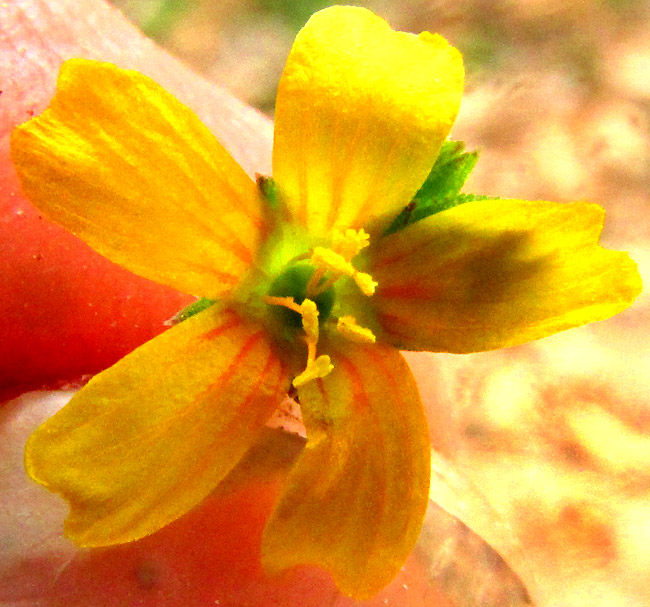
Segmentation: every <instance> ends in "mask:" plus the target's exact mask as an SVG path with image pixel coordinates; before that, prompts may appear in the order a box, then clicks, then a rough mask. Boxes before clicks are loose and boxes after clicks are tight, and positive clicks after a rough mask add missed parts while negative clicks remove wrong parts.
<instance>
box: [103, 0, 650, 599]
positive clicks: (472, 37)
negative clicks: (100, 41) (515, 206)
mask: <svg viewBox="0 0 650 607" xmlns="http://www.w3.org/2000/svg"><path fill="white" fill-rule="evenodd" d="M116 3H117V4H118V5H120V6H122V7H123V8H124V9H125V10H126V11H127V12H130V14H131V15H132V17H133V18H134V19H136V20H139V22H140V23H141V25H143V27H144V29H145V30H147V28H149V31H150V33H152V34H153V35H154V36H155V37H156V38H157V39H158V40H159V41H160V42H161V43H162V44H164V45H165V46H167V47H169V48H170V49H171V50H172V51H173V52H174V53H176V54H177V55H179V56H180V57H182V58H184V59H185V60H186V61H187V62H189V63H191V64H192V65H194V66H195V67H196V69H197V70H199V71H201V72H203V73H205V74H206V75H207V76H208V77H210V78H213V79H214V80H216V81H217V82H219V83H220V84H222V85H224V86H225V87H227V88H228V89H230V90H231V91H233V92H234V93H235V94H236V95H237V96H239V97H240V98H242V99H244V100H245V101H247V102H249V103H251V104H253V105H256V106H258V107H260V108H262V109H263V110H264V111H267V112H269V113H270V112H272V102H273V96H274V90H275V86H276V83H277V79H278V77H279V74H280V72H281V69H282V66H283V63H284V60H285V58H286V54H287V52H288V49H289V47H290V44H291V41H292V37H293V35H294V34H295V31H296V28H297V27H298V25H297V23H296V15H292V13H291V12H290V11H289V12H288V11H287V10H281V9H282V7H284V9H287V7H289V8H291V5H292V3H291V2H289V1H287V0H285V1H284V2H282V1H280V0H278V1H276V2H272V1H269V0H266V1H263V0H259V1H258V2H255V1H253V0H240V1H234V0H220V1H217V0H210V1H209V0H200V1H197V2H186V3H180V4H183V5H184V8H183V9H182V10H180V11H179V12H178V13H177V14H175V15H174V16H173V18H169V15H168V16H167V17H168V18H167V21H165V22H164V24H165V27H161V26H160V23H162V22H163V21H164V20H162V21H161V19H160V16H159V15H158V17H156V15H157V13H156V10H155V9H156V3H155V2H135V0H120V2H116ZM167 4H168V5H172V4H173V3H170V2H168V3H167ZM177 4H178V3H177ZM293 4H295V5H296V6H297V5H298V4H302V5H303V7H302V9H301V10H303V11H304V10H305V7H304V5H305V4H309V5H313V6H314V7H318V6H319V5H318V3H316V2H313V1H312V2H307V3H293ZM321 4H322V3H321ZM364 5H366V6H368V7H369V8H372V9H374V10H375V11H376V12H378V13H379V14H380V15H382V16H384V17H386V18H388V20H389V21H390V22H391V23H392V25H393V26H394V27H396V28H398V29H405V30H411V31H416V32H418V31H421V30H425V29H428V30H432V31H438V32H440V33H442V34H443V35H445V36H446V37H447V38H448V39H449V40H450V41H451V42H452V43H453V44H454V45H455V46H457V47H459V48H460V49H461V50H462V51H463V52H464V54H465V56H466V59H467V88H466V96H465V100H464V103H463V107H462V109H461V115H460V117H459V119H458V123H457V125H456V127H455V129H454V131H453V132H452V137H453V138H456V139H462V140H464V141H465V142H466V143H467V144H468V147H469V148H471V149H473V148H480V149H481V150H482V154H481V159H480V161H479V164H478V166H477V169H476V170H475V172H474V174H473V175H472V177H471V178H470V181H469V183H468V184H467V187H466V190H467V191H472V192H475V193H485V194H492V195H499V196H502V197H519V198H526V199H535V198H540V199H549V200H558V201H570V200H576V199H581V200H590V201H593V202H597V203H599V204H601V205H603V206H604V207H606V209H607V210H608V217H607V223H606V228H605V233H604V242H605V243H606V244H607V245H609V246H611V247H613V248H623V249H626V250H628V251H630V252H631V253H632V255H633V257H635V259H637V261H638V262H639V263H640V265H641V269H642V272H643V273H644V274H645V280H646V284H650V275H648V274H649V272H648V268H649V267H650V244H649V243H650V221H648V218H649V217H650V197H649V192H650V133H649V129H650V126H649V125H650V115H649V111H648V110H649V108H650V36H649V35H648V32H650V3H647V2H644V1H634V0H627V1H625V0H619V1H615V0H610V1H609V2H605V1H601V2H597V1H595V0H585V1H581V2H573V1H566V0H562V1H560V0H517V1H515V0H512V1H505V2H500V3H495V2H489V1H487V0H440V1H439V2H417V1H416V0H401V1H394V2H380V1H376V2H366V3H364ZM156 19H158V21H157V22H156ZM152 23H153V24H154V26H155V27H152ZM156 24H157V25H156ZM156 27H157V28H158V29H156ZM649 328H650V313H649V312H648V298H647V297H642V298H641V299H640V301H638V302H637V303H636V304H635V306H634V307H633V308H632V309H631V310H630V311H628V312H626V313H624V314H623V315H621V316H620V317H618V318H617V319H616V320H613V321H608V322H605V323H600V324H598V325H595V326H594V327H593V328H591V329H587V330H577V331H573V332H569V333H566V334H563V335H558V336H556V337H553V338H550V339H548V340H544V341H543V342H541V343H540V344H539V345H538V346H535V347H523V348H517V349H512V350H510V351H507V352H504V353H488V354H485V355H474V356H472V357H452V356H440V355H438V357H437V360H436V366H437V367H438V368H439V370H438V372H437V375H436V377H434V378H432V379H431V382H432V385H431V386H430V389H431V392H433V393H435V394H436V395H437V396H438V397H439V403H438V404H437V405H436V407H440V408H445V409H444V411H443V412H442V413H441V411H438V412H437V413H436V419H438V418H446V419H447V421H448V423H447V425H446V426H445V427H444V429H440V428H438V429H437V430H434V434H437V440H438V442H439V448H440V449H441V450H442V451H443V452H444V453H445V454H446V455H447V456H449V457H450V458H452V459H453V460H454V461H455V462H456V463H458V464H459V465H460V466H461V467H462V469H463V470H464V471H465V472H466V474H467V475H468V477H470V478H471V479H472V480H473V481H474V482H475V483H476V484H477V485H478V487H479V488H480V489H481V490H482V491H484V493H485V494H486V495H487V497H488V499H489V500H490V502H491V503H492V504H493V506H494V507H495V509H496V510H497V512H499V513H500V514H501V515H502V516H503V517H504V519H506V520H507V521H508V523H509V524H510V525H511V527H512V529H513V533H514V534H515V537H516V539H517V541H518V542H520V544H521V548H522V553H523V554H524V555H525V557H524V560H525V561H526V562H521V563H511V564H512V565H513V566H514V568H515V569H516V570H517V572H518V573H520V575H522V577H523V578H524V579H525V581H526V582H527V583H529V585H530V586H531V587H532V590H533V594H534V595H535V596H536V598H537V599H538V600H539V601H540V602H541V603H542V604H544V605H548V606H549V607H551V606H552V607H563V606H576V607H577V606H579V605H585V606H586V605H595V606H597V607H607V606H612V607H614V606H616V607H637V606H638V607H641V606H643V605H650V580H648V572H649V571H650V397H649V396H648V394H650V346H649V341H650V340H649V339H648V329H649ZM450 378H454V380H453V381H452V380H451V379H450ZM446 380H449V381H448V382H447V383H446ZM489 533H490V532H489V530H486V535H489ZM488 539H491V538H489V537H488ZM495 543H497V544H498V540H496V542H495Z"/></svg>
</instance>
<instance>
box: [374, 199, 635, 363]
mask: <svg viewBox="0 0 650 607" xmlns="http://www.w3.org/2000/svg"><path fill="white" fill-rule="evenodd" d="M603 220H604V211H603V209H602V208H601V207H599V206H597V205H594V204H587V203H571V204H560V203H554V202H528V201H522V200H496V201H480V202H470V203H467V204H463V205H461V206H458V207H455V208H453V209H450V210H448V211H444V212H442V213H438V214H436V215H433V216H431V217H429V218H427V219H423V220H422V221H418V222H416V223H414V224H412V225H411V226H409V227H407V228H405V229H404V230H402V231H400V232H397V233H395V234H392V235H390V236H388V237H386V238H384V239H382V240H381V241H380V242H378V243H377V246H376V247H374V248H373V250H372V251H371V252H370V255H371V257H372V262H371V267H370V271H371V272H372V274H373V276H374V278H375V279H376V280H377V281H378V283H379V287H378V288H377V292H376V293H375V296H374V297H373V299H372V302H371V304H372V305H373V306H375V308H376V311H377V315H378V319H379V321H380V323H381V325H382V327H383V328H384V330H385V331H386V335H385V336H384V338H387V339H388V340H389V341H390V342H391V343H393V344H394V345H395V346H397V347H399V348H402V349H414V350H431V351H438V352H457V353H464V352H479V351H483V350H492V349H495V348H504V347H507V346H513V345H516V344H521V343H524V342H528V341H531V340H534V339H539V338H541V337H546V336H548V335H551V334H553V333H557V332H558V331H563V330H564V329H570V328H572V327H577V326H579V325H583V324H585V323H588V322H592V321H595V320H602V319H605V318H609V317H610V316H613V315H614V314H617V313H618V312H620V311H621V310H624V309H625V308H627V307H628V306H629V305H630V304H631V303H632V301H633V300H634V299H635V297H636V296H637V295H638V294H639V293H640V292H641V286H642V285H641V279H640V277H639V273H638V271H637V268H636V264H635V263H634V262H633V261H632V260H631V259H630V258H629V256H628V255H627V253H622V252H619V251H610V250H607V249H604V248H602V247H600V246H599V245H598V239H599V236H600V233H601V231H602V227H603Z"/></svg>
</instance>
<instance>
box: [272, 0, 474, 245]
mask: <svg viewBox="0 0 650 607" xmlns="http://www.w3.org/2000/svg"><path fill="white" fill-rule="evenodd" d="M462 87H463V64H462V58H461V55H460V53H459V52H458V51H457V50H456V49H454V48H453V47H451V46H449V44H448V43H447V42H446V41H445V40H444V39H443V38H441V37H440V36H437V35H431V34H429V33H427V32H425V33H423V34H420V36H415V35H413V34H406V33H402V32H394V31H393V30H391V29H390V27H389V25H388V24H387V23H386V22H385V21H384V20H382V19H380V18H379V17H377V16H375V15H373V14H372V13H370V12H369V11H367V10H365V9H362V8H356V7H341V6H336V7H331V8H328V9H325V10H322V11H320V12H318V13H316V14H315V15H314V16H312V18H311V19H310V20H309V22H308V23H307V25H306V26H305V27H304V28H303V29H302V31H301V32H300V33H299V34H298V37H297V38H296V41H295V42H294V45H293V48H292V50H291V53H290V55H289V59H288V61H287V65H286V67H285V70H284V73H283V75H282V79H281V80H280V87H279V90H278V97H277V101H276V114H275V142H274V148H273V176H274V178H275V179H276V182H277V184H278V186H279V188H280V191H281V193H282V195H283V196H284V200H285V202H286V204H287V205H288V207H289V209H290V211H291V212H292V214H293V215H294V217H295V218H296V219H297V220H298V221H299V222H301V223H303V224H304V225H306V226H308V228H309V229H310V230H311V231H312V232H314V233H316V234H321V235H326V234H327V233H328V232H329V231H330V230H331V229H332V228H335V229H343V228H348V227H352V228H360V227H362V226H364V225H366V222H368V221H370V224H368V225H369V227H372V225H371V224H372V223H373V222H372V221H371V220H372V218H373V217H374V216H377V215H382V214H395V213H396V212H397V211H398V210H400V209H402V208H403V207H404V206H405V205H406V204H408V202H409V201H410V200H411V197H412V196H413V194H415V192H416V191H417V190H418V188H419V187H420V186H421V185H422V183H423V182H424V180H425V178H426V176H427V175H428V173H429V171H430V170H431V167H432V166H433V164H434V162H435V159H436V156H437V154H438V151H439V149H440V146H441V145H442V142H443V141H444V139H445V138H446V137H447V135H448V134H449V129H450V128H451V125H452V124H453V122H454V119H455V118H456V114H457V112H458V107H459V104H460V98H461V93H462ZM383 221H385V218H384V219H383Z"/></svg>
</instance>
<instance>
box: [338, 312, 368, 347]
mask: <svg viewBox="0 0 650 607" xmlns="http://www.w3.org/2000/svg"><path fill="white" fill-rule="evenodd" d="M336 330H337V331H338V332H339V333H340V334H341V335H343V337H345V338H346V339H349V340H350V341H354V342H356V343H359V344H374V343H375V341H376V339H375V335H374V333H373V332H372V331H371V330H370V329H368V328H366V327H361V326H360V325H358V324H357V321H356V319H355V318H354V316H341V317H340V318H339V319H338V322H337V324H336Z"/></svg>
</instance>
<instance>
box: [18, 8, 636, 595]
mask: <svg viewBox="0 0 650 607" xmlns="http://www.w3.org/2000/svg"><path fill="white" fill-rule="evenodd" d="M462 82H463V67H462V60H461V56H460V54H459V53H458V52H457V51H456V50H455V49H454V48H452V47H451V46H449V44H448V43H447V42H446V41H445V40H444V39H442V38H441V37H439V36H435V35H431V34H428V33H423V34H421V35H420V36H414V35H411V34H404V33H398V32H393V31H392V30H391V29H390V28H389V27H388V25H387V24H386V23H385V22H384V21H382V20H381V19H379V18H378V17H376V16H374V15H372V14H371V13H369V12H367V11H365V10H363V9H359V8H350V7H334V8H330V9H326V10H324V11H321V12H319V13H317V14H316V15H314V16H313V17H312V19H311V20H310V21H309V23H308V24H307V25H306V26H305V28H304V29H303V30H302V31H301V32H300V34H299V35H298V37H297V39H296V41H295V44H294V46H293V49H292V51H291V54H290V56H289V59H288V62H287V66H286V68H285V71H284V74H283V76H282V80H281V82H280V88H279V92H278V99H277V106H276V108H277V109H276V111H277V113H276V123H275V143H274V150H273V171H274V183H275V184H276V186H277V189H278V192H279V200H278V201H277V203H276V204H275V205H271V204H269V202H268V201H267V200H266V199H265V198H264V196H262V194H261V193H260V189H259V188H258V187H257V185H256V183H255V182H254V181H253V180H251V179H250V178H249V177H248V176H247V175H246V174H245V173H244V171H243V170H242V169H241V168H240V167H239V166H238V165H237V164H236V163H235V161H234V160H233V159H232V158H231V157H230V155H229V154H228V153H227V152H226V151H225V149H224V148H223V147H222V146H221V145H220V144H219V143H218V141H217V140H216V139H215V138H214V137H213V135H212V134H211V133H210V132H209V131H208V129H207V128H206V127H205V126H204V125H203V124H201V122H200V121H199V120H198V118H197V117H196V116H195V115H194V114H193V113H192V112H191V111H190V110H189V109H188V108H186V107H185V106H183V105H182V104H181V103H179V102H178V101H177V100H176V99H175V98H173V97H172V96H171V95H170V94H169V93H167V92H166V91H164V90H163V89H162V88H161V87H159V86H158V85H157V84H155V83H154V82H152V81H151V80H149V79H148V78H146V77H145V76H143V75H141V74H138V73H136V72H131V71H125V70H121V69H118V68H117V67H115V66H112V65H109V64H104V63H97V62H93V61H85V60H72V61H69V62H67V63H65V64H64V65H63V67H62V69H61V74H60V77H59V82H58V90H57V93H56V96H55V97H54V99H53V100H52V103H51V106H50V107H49V109H47V110H46V111H45V112H44V113H43V114H42V115H41V116H39V117H37V118H35V119H33V120H31V121H29V122H28V123H26V124H25V125H22V126H21V127H19V128H18V129H16V131H15V132H14V134H13V137H12V157H13V161H14V163H15V166H16V168H17V171H18V173H19V176H20V179H21V182H22V186H23V188H24V191H25V193H26V194H27V195H28V196H29V198H30V199H31V200H32V201H33V203H34V204H35V205H36V206H37V207H38V208H39V209H41V210H42V211H43V212H44V213H45V214H46V215H47V216H49V217H50V218H52V219H53V220H54V221H56V222H58V223H60V224H61V225H63V226H64V227H66V228H67V229H68V230H70V231H72V232H74V233H75V234H77V235H78V236H79V237H80V238H82V239H83V240H84V241H85V242H86V243H88V244H89V245H90V246H91V247H93V248H94V249H96V250H97V251H99V252H100V253H101V254H103V255H105V256H106V257H108V258H110V259H112V260H113V261H115V262H116V263H119V264H120V265H122V266H124V267H126V268H128V269H130V270H131V271H133V272H135V273H137V274H139V275H141V276H144V277H146V278H149V279H151V280H155V281H158V282H161V283H163V284H166V285H170V286H172V287H174V288H176V289H179V290H181V291H185V292H188V293H192V294H194V295H198V296H202V297H207V298H210V299H214V300H217V303H215V304H214V305H212V306H210V307H208V308H207V309H205V310H203V311H201V312H199V313H197V314H196V315H194V316H191V317H190V318H188V319H187V320H183V321H182V322H180V323H178V324H177V325H175V326H174V327H172V328H171V329H169V330H168V331H166V332H165V333H163V334H162V335H160V336H159V337H157V338H155V339H153V340H152V341H150V342H149V343H147V344H145V345H143V346H142V347H140V348H138V349H137V350H135V351H134V352H133V353H131V354H130V355H128V356H126V357H125V358H124V359H123V360H121V361H120V362H118V363H117V364H116V365H114V366H113V367H111V368H110V369H108V370H106V371H105V372H103V373H101V374H99V375H98V376H96V377H95V378H94V379H92V380H91V381H90V382H89V383H88V385H87V386H86V387H85V388H83V389H82V390H80V391H79V392H78V393H77V394H76V395H75V396H74V397H73V399H72V400H71V401H70V403H69V404H68V405H67V406H66V407H65V408H64V409H63V410H61V411H60V412H59V413H58V414H57V415H55V416H54V417H53V418H52V419H50V420H49V421H48V422H46V423H45V424H44V425H43V426H41V427H40V428H39V429H37V430H36V431H35V432H34V434H33V435H32V437H31V438H30V440H29V443H28V445H27V452H26V465H27V470H28V472H29V474H30V475H31V476H32V477H33V478H34V479H35V480H37V481H38V482H40V483H42V484H43V485H45V486H46V487H48V488H49V489H51V490H52V491H56V492H58V493H60V494H61V495H62V496H63V497H64V498H65V499H66V500H68V502H69V503H70V515H69V517H68V519H67V521H66V524H65V532H66V534H67V536H68V537H70V538H71V539H72V540H74V541H75V542H77V543H78V544H80V545H84V546H101V545H108V544H116V543H121V542H128V541H132V540H135V539H138V538H140V537H143V536H145V535H148V534H151V533H153V532H155V531H156V530H158V529H160V528H161V527H163V526H164V525H167V524H168V523H170V522H171V521H173V520H174V519H176V518H178V517H180V516H182V515H183V514H184V513H185V512H187V511H188V510H190V509H191V508H193V507H194V506H196V505H197V504H198V503H199V502H200V501H201V500H202V499H203V498H204V497H206V496H207V495H208V494H209V493H210V492H211V491H212V490H213V489H214V488H215V486H216V485H217V484H218V483H219V482H220V481H221V480H222V479H223V478H224V477H225V476H226V475H227V474H228V473H229V471H231V470H232V469H233V467H234V466H235V465H236V464H237V463H238V462H239V460H240V459H241V458H242V456H243V455H244V454H245V453H246V452H247V451H248V449H249V448H250V447H251V446H252V445H253V444H254V443H255V441H256V440H257V439H258V438H259V436H260V433H261V431H262V429H263V428H264V425H265V423H266V421H267V420H268V418H269V417H270V416H271V414H272V413H273V412H274V410H275V409H276V408H277V407H278V405H279V404H280V403H281V402H282V400H283V399H284V398H285V396H286V394H287V393H288V391H290V390H293V389H295V390H297V396H298V398H299V401H300V404H301V407H302V414H303V418H304V422H305V426H306V430H307V436H308V441H307V444H306V447H305V448H304V451H303V453H302V454H301V456H300V458H299V460H298V461H297V463H296V465H295V467H294V469H293V470H292V472H291V474H290V476H289V479H288V482H287V485H286V487H285V490H284V494H283V495H282V497H281V498H280V500H279V503H278V504H277V506H276V509H275V511H274V513H273V515H272V516H271V518H270V520H269V521H268V523H267V526H266V530H265V533H264V538H263V545H262V556H263V561H264V565H265V567H266V568H267V570H268V571H270V572H276V571H280V570H283V569H286V568H288V567H291V566H293V565H298V564H316V565H319V566H321V567H323V568H325V569H327V570H329V571H330V572H331V573H332V575H333V577H334V579H335V581H336V583H337V584H338V586H339V587H340V588H341V590H342V591H344V592H346V593H347V594H349V595H351V596H353V597H356V598H367V597H370V596H371V595H373V594H374V593H376V592H377V591H378V590H379V589H380V588H381V587H382V586H384V585H385V584H387V583H388V582H389V581H390V580H391V579H392V578H393V577H394V576H395V574H396V573H397V572H398V571H399V569H400V567H401V566H402V565H403V563H404V561H405V559H406V557H407V555H408V553H409V552H410V550H411V549H412V547H413V545H414V543H415V541H416V538H417V536H418V533H419V530H420V526H421V522H422V519H423V516H424V513H425V509H426V506H427V496H428V486H429V473H430V469H429V436H428V431H427V427H426V420H425V415H424V412H423V407H422V404H421V402H420V398H419V396H418V392H417V389H416V386H415V382H414V380H413V378H412V376H411V373H410V372H409V369H408V367H407V365H406V363H405V361H404V360H403V358H402V356H401V355H400V353H399V352H398V350H397V348H403V349H414V350H420V349H422V350H431V351H442V352H474V351H480V350H487V349H492V348H500V347H506V346H511V345H514V344H518V343H522V342H525V341H528V340H531V339H537V338H540V337H544V336H546V335H549V334H551V333H554V332H556V331H560V330H563V329H567V328H569V327H574V326H577V325H581V324H583V323H587V322H590V321H594V320H599V319H603V318H607V317H609V316H611V315H613V314H616V313H617V312H619V311H620V310H622V309H624V308H625V307H627V306H628V305H629V304H630V303H631V301H632V300H633V299H634V298H635V297H636V295H637V294H638V293H639V291H640V288H641V287H640V280H639V277H638V274H637V271H636V268H635V265H634V263H633V262H632V261H631V260H630V259H629V258H628V257H627V255H626V254H624V253H619V252H614V251H608V250H605V249H602V248H600V247H599V246H598V237H599V234H600V231H601V229H602V222H603V212H602V210H601V209H600V208H599V207H597V206H595V205H590V204H584V203H575V204H556V203H551V202H526V201H520V200H487V201H480V202H478V201H477V202H468V203H466V204H462V205H460V206H457V207H455V208H450V209H448V210H445V211H443V212H440V213H436V214H433V215H430V216H429V217H426V218H424V219H420V220H419V221H414V222H411V223H409V224H408V225H407V226H406V227H404V228H403V229H400V230H397V231H391V230H388V229H387V228H388V227H389V226H391V222H392V220H393V219H394V218H395V216H396V215H397V214H398V213H399V212H400V211H401V209H403V208H404V207H405V205H406V204H407V203H408V202H409V201H410V200H411V199H412V198H413V196H414V194H415V193H416V192H417V191H418V188H419V187H420V185H421V184H422V183H423V182H424V180H425V178H426V177H427V175H428V173H429V171H430V169H431V167H432V166H433V164H434V162H435V160H436V157H437V155H438V153H439V150H440V148H441V145H442V144H443V142H444V140H445V139H446V137H447V136H448V134H449V130H450V128H451V126H452V123H453V122H454V119H455V117H456V114H457V111H458V108H459V104H460V98H461V92H462ZM262 185H263V184H262ZM305 361H306V362H305ZM292 382H293V385H294V387H295V388H291V383H292Z"/></svg>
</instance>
